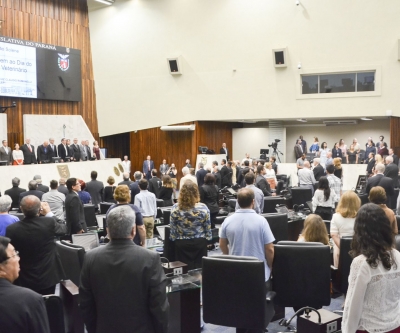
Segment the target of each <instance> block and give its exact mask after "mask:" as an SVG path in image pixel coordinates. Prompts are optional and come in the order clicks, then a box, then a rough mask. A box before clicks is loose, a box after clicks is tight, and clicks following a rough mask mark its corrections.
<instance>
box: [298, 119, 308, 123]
mask: <svg viewBox="0 0 400 333" xmlns="http://www.w3.org/2000/svg"><path fill="white" fill-rule="evenodd" d="M296 120H297V121H300V122H302V123H306V122H307V119H301V118H300V119H296Z"/></svg>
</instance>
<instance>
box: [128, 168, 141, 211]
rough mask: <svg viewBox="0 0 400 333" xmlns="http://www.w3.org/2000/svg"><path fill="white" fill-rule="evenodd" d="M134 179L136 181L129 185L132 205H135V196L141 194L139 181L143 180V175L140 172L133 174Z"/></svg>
mask: <svg viewBox="0 0 400 333" xmlns="http://www.w3.org/2000/svg"><path fill="white" fill-rule="evenodd" d="M133 178H134V179H135V181H134V182H133V183H132V184H131V185H129V189H130V190H131V204H132V205H133V204H134V203H135V196H136V194H138V193H140V188H139V180H141V179H142V178H143V176H142V173H141V172H140V171H136V172H135V173H134V174H133Z"/></svg>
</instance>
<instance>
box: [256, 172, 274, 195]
mask: <svg viewBox="0 0 400 333" xmlns="http://www.w3.org/2000/svg"><path fill="white" fill-rule="evenodd" d="M255 185H256V187H258V188H259V189H260V190H261V191H262V193H263V194H264V197H269V196H271V195H272V193H271V186H269V183H268V182H267V180H266V179H265V178H264V177H263V176H261V175H258V176H257V178H256V183H255Z"/></svg>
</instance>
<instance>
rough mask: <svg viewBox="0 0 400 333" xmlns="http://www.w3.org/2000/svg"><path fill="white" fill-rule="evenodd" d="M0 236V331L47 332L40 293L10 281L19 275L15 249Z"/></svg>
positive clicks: (48, 332) (46, 322)
mask: <svg viewBox="0 0 400 333" xmlns="http://www.w3.org/2000/svg"><path fill="white" fill-rule="evenodd" d="M10 241H11V240H10V239H9V238H7V237H2V236H0V299H1V302H0V313H1V331H2V332H18V333H19V332H27V330H28V329H29V332H32V333H50V329H49V322H48V317H47V312H46V307H45V305H44V299H43V297H42V295H39V294H38V293H35V292H34V291H32V290H30V289H28V288H23V287H19V286H15V285H13V283H14V281H15V280H16V279H17V278H18V276H19V270H20V266H19V261H20V258H19V255H18V251H16V249H15V248H14V246H13V245H11V243H10Z"/></svg>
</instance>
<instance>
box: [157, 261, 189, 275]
mask: <svg viewBox="0 0 400 333" xmlns="http://www.w3.org/2000/svg"><path fill="white" fill-rule="evenodd" d="M162 266H163V268H164V273H165V274H170V275H181V274H186V273H187V272H188V266H187V265H186V264H185V263H183V262H181V261H173V262H170V263H167V264H162Z"/></svg>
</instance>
